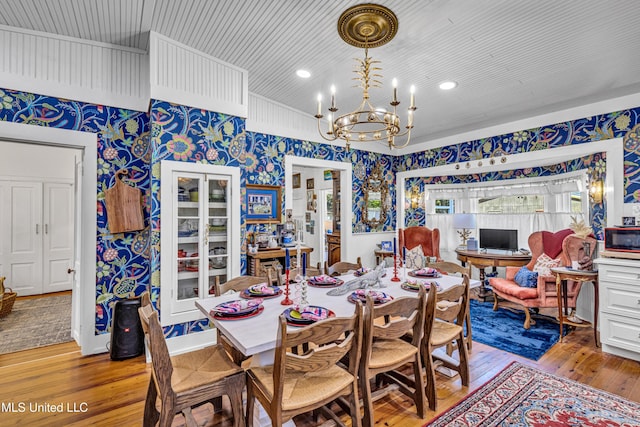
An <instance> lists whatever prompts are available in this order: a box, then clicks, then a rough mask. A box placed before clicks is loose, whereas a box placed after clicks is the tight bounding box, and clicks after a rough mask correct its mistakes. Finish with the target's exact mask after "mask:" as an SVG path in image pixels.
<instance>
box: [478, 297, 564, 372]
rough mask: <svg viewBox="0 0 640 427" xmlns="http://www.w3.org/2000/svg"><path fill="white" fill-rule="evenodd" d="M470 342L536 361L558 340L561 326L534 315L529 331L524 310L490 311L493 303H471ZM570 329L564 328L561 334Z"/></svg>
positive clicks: (549, 319)
mask: <svg viewBox="0 0 640 427" xmlns="http://www.w3.org/2000/svg"><path fill="white" fill-rule="evenodd" d="M470 306H471V328H472V330H473V340H474V341H477V342H481V343H482V344H486V345H489V346H491V347H495V348H499V349H500V350H504V351H508V352H509V353H513V354H517V355H519V356H522V357H526V358H527V359H531V360H538V359H540V358H541V357H542V355H543V354H545V353H546V352H547V350H549V348H551V346H552V345H554V344H555V343H556V342H558V339H559V338H560V327H559V325H558V323H557V322H556V320H555V319H553V318H550V317H547V316H541V315H533V314H532V316H531V318H532V320H535V322H536V324H535V325H531V328H530V329H528V330H527V329H525V328H523V327H522V325H523V324H524V317H525V315H524V312H523V311H511V310H509V309H506V308H503V307H500V308H498V311H493V301H491V302H488V301H487V302H480V301H477V300H475V299H471V300H470ZM569 330H570V328H569V327H568V326H567V325H564V335H566V334H567V333H568V332H569Z"/></svg>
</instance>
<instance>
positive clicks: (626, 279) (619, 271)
mask: <svg viewBox="0 0 640 427" xmlns="http://www.w3.org/2000/svg"><path fill="white" fill-rule="evenodd" d="M598 272H599V276H600V281H601V282H607V283H623V284H627V285H632V286H636V287H638V292H640V268H638V267H631V266H626V265H603V264H599V265H598Z"/></svg>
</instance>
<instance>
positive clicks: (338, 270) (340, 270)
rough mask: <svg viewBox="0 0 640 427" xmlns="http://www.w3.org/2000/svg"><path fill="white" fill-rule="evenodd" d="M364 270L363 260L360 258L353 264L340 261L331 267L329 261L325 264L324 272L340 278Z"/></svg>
mask: <svg viewBox="0 0 640 427" xmlns="http://www.w3.org/2000/svg"><path fill="white" fill-rule="evenodd" d="M361 268H362V260H361V259H360V257H358V259H357V260H356V262H355V263H353V262H346V261H338V262H336V263H335V264H333V265H329V264H328V263H327V261H325V262H324V271H325V273H326V274H328V275H329V276H340V275H342V274H346V273H349V272H353V271H356V270H359V269H361Z"/></svg>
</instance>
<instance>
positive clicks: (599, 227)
mask: <svg viewBox="0 0 640 427" xmlns="http://www.w3.org/2000/svg"><path fill="white" fill-rule="evenodd" d="M583 169H587V170H589V171H593V172H594V177H595V178H597V179H601V180H604V179H605V177H606V170H605V161H604V157H603V153H595V154H592V155H589V156H584V157H581V158H578V159H573V160H571V161H568V162H562V163H559V164H555V165H552V166H541V167H532V168H526V169H511V170H507V171H499V172H492V173H484V174H467V175H455V176H439V177H429V178H411V179H408V180H406V182H405V191H407V192H408V191H411V192H414V191H416V190H417V191H419V192H421V193H422V192H423V191H424V186H425V185H433V184H464V183H467V182H469V183H471V182H484V181H498V180H502V179H518V178H531V177H538V176H553V175H556V174H561V173H567V172H573V171H578V170H583ZM589 203H590V205H589V211H590V223H591V226H592V227H593V229H594V232H595V234H596V236H597V237H598V239H602V238H603V234H602V233H603V228H604V225H605V223H606V218H605V213H606V200H603V201H602V203H594V202H593V201H592V200H590V201H589ZM412 225H426V216H425V211H424V208H422V207H417V208H414V207H412V206H411V205H410V203H409V202H406V203H405V227H409V226H412Z"/></svg>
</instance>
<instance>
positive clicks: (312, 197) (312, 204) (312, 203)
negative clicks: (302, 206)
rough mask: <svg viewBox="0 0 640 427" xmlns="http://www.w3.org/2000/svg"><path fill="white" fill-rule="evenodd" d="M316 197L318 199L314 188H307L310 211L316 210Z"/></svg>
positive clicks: (308, 208)
mask: <svg viewBox="0 0 640 427" xmlns="http://www.w3.org/2000/svg"><path fill="white" fill-rule="evenodd" d="M315 199H316V195H315V194H314V192H313V190H307V210H308V211H315V210H316V204H315Z"/></svg>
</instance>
